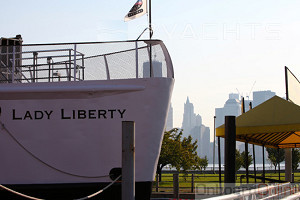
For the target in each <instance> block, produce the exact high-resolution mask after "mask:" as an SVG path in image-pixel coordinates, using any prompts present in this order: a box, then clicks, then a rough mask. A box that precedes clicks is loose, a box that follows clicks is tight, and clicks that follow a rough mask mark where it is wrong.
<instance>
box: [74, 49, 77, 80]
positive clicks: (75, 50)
mask: <svg viewBox="0 0 300 200" xmlns="http://www.w3.org/2000/svg"><path fill="white" fill-rule="evenodd" d="M76 54H77V45H76V44H74V81H76V68H77V63H76Z"/></svg>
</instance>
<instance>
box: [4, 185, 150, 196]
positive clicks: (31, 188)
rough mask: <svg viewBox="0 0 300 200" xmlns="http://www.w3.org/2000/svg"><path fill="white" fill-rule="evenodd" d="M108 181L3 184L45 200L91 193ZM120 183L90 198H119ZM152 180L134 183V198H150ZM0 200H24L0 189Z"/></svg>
mask: <svg viewBox="0 0 300 200" xmlns="http://www.w3.org/2000/svg"><path fill="white" fill-rule="evenodd" d="M108 184H109V183H75V184H33V185H28V184H26V185H23V184H22V185H5V186H7V187H8V188H10V189H13V190H16V191H17V192H21V193H24V194H26V195H29V196H33V197H36V198H42V199H46V200H73V199H79V198H82V197H85V196H88V195H91V194H93V193H95V192H97V191H99V190H100V189H102V188H104V187H105V186H107V185H108ZM121 189H122V187H121V183H115V184H114V185H112V186H111V187H110V188H108V189H106V190H105V191H103V192H102V193H101V194H99V195H97V196H95V197H93V198H91V200H96V199H97V200H98V199H99V200H100V199H101V200H121V194H122V193H121ZM151 189H152V182H136V183H135V199H136V200H150V196H151ZM0 199H1V200H25V199H26V198H24V197H20V196H18V195H16V194H13V193H11V192H8V191H6V190H3V189H1V190H0Z"/></svg>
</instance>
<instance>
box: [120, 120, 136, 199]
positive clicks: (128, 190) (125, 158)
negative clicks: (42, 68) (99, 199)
mask: <svg viewBox="0 0 300 200" xmlns="http://www.w3.org/2000/svg"><path fill="white" fill-rule="evenodd" d="M134 199H135V123H134V122H133V121H123V122H122V200H134Z"/></svg>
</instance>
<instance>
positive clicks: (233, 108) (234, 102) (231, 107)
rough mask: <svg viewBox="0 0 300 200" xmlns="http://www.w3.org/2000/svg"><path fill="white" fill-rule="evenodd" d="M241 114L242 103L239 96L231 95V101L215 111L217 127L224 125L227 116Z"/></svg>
mask: <svg viewBox="0 0 300 200" xmlns="http://www.w3.org/2000/svg"><path fill="white" fill-rule="evenodd" d="M240 114H241V102H240V100H239V94H234V93H231V94H229V99H228V100H227V101H226V102H225V104H224V107H223V108H216V109H215V116H216V127H219V126H221V125H222V124H224V119H225V116H226V115H231V116H239V115H240Z"/></svg>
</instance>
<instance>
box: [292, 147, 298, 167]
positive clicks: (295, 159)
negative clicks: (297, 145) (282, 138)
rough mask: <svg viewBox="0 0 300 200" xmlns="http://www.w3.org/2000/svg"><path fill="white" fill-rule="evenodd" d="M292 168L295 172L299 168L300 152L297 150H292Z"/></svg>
mask: <svg viewBox="0 0 300 200" xmlns="http://www.w3.org/2000/svg"><path fill="white" fill-rule="evenodd" d="M292 160H293V161H292V168H293V170H297V168H298V167H299V162H300V150H299V149H293V153H292Z"/></svg>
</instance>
